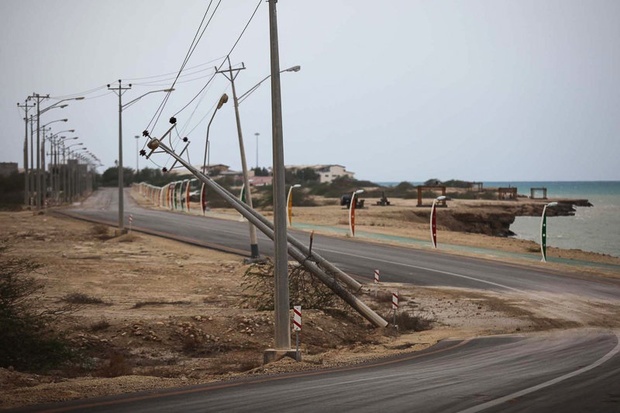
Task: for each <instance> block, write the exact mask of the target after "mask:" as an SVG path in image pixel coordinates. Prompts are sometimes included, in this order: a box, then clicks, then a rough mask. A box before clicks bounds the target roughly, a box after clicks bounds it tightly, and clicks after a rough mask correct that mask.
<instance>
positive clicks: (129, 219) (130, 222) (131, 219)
mask: <svg viewBox="0 0 620 413" xmlns="http://www.w3.org/2000/svg"><path fill="white" fill-rule="evenodd" d="M128 221H129V232H131V224H132V223H133V215H131V214H129V218H128Z"/></svg>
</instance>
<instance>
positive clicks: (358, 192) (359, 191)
mask: <svg viewBox="0 0 620 413" xmlns="http://www.w3.org/2000/svg"><path fill="white" fill-rule="evenodd" d="M362 192H364V190H363V189H358V190H357V191H355V192H353V193H354V194H356V195H357V194H361V193H362Z"/></svg>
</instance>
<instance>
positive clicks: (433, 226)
mask: <svg viewBox="0 0 620 413" xmlns="http://www.w3.org/2000/svg"><path fill="white" fill-rule="evenodd" d="M435 212H436V206H435V202H433V207H432V208H431V241H432V242H433V248H437V216H436V214H435Z"/></svg>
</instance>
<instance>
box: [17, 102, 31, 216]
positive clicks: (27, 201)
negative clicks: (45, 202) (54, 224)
mask: <svg viewBox="0 0 620 413" xmlns="http://www.w3.org/2000/svg"><path fill="white" fill-rule="evenodd" d="M17 107H20V108H22V109H24V111H25V115H24V125H25V130H24V205H26V206H28V205H30V191H31V188H30V176H29V175H30V171H29V169H28V109H30V108H34V107H35V105H34V104H32V105H29V104H28V98H26V100H25V101H24V104H23V105H22V104H20V103H17Z"/></svg>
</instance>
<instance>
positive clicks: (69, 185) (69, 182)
mask: <svg viewBox="0 0 620 413" xmlns="http://www.w3.org/2000/svg"><path fill="white" fill-rule="evenodd" d="M82 145H84V144H83V143H82V142H79V143H74V144H73V145H67V146H66V147H63V156H62V157H63V159H65V160H66V163H65V165H66V167H65V169H66V171H65V177H64V178H65V179H64V181H65V182H64V192H65V197H64V198H65V201H66V202H69V203H71V202H73V196H74V192H73V186H74V185H73V181H74V180H75V179H74V178H75V177H74V175H75V173H74V171H73V170H74V167H73V162H71V154H72V153H75V150H71V148H73V147H75V146H82ZM65 152H66V153H67V156H65ZM69 165H71V167H69Z"/></svg>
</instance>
